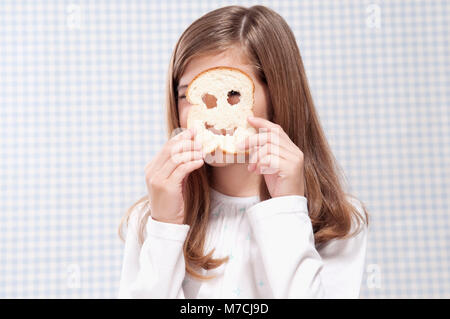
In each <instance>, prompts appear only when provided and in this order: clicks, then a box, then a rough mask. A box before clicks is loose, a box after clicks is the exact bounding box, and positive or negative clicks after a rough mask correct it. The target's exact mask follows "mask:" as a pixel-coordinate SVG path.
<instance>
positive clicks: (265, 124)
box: [247, 116, 281, 130]
mask: <svg viewBox="0 0 450 319" xmlns="http://www.w3.org/2000/svg"><path fill="white" fill-rule="evenodd" d="M247 121H248V122H249V123H250V124H251V125H252V126H253V127H254V128H267V129H269V130H277V129H280V128H281V126H279V125H278V124H275V123H273V122H271V121H269V120H266V119H264V118H262V117H256V116H249V117H247Z"/></svg>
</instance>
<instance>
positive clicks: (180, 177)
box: [145, 129, 204, 224]
mask: <svg viewBox="0 0 450 319" xmlns="http://www.w3.org/2000/svg"><path fill="white" fill-rule="evenodd" d="M194 136H195V134H194V132H193V131H192V130H191V129H187V130H184V131H183V132H181V133H179V134H177V135H175V136H174V137H172V138H170V139H169V140H168V141H167V142H166V144H165V145H164V146H163V148H162V150H161V151H160V152H159V153H158V154H157V155H156V156H155V157H154V158H153V159H152V160H151V161H150V163H148V164H147V165H146V166H145V182H146V184H147V189H148V196H149V201H150V209H151V217H152V218H153V219H154V220H157V221H161V222H166V223H174V224H183V221H184V201H183V181H184V179H185V177H187V176H188V175H189V174H190V173H191V172H192V171H194V170H196V169H198V168H200V167H201V166H202V165H203V164H204V161H203V157H202V152H201V143H199V142H198V141H195V140H194Z"/></svg>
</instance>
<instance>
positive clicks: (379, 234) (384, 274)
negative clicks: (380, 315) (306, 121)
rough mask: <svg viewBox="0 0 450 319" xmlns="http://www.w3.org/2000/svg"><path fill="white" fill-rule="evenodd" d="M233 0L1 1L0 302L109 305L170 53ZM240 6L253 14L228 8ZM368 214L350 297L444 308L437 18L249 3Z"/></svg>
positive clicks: (440, 22)
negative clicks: (269, 24) (361, 269)
mask: <svg viewBox="0 0 450 319" xmlns="http://www.w3.org/2000/svg"><path fill="white" fill-rule="evenodd" d="M233 3H235V2H231V1H192V0H187V1H110V0H108V1H106V0H104V1H76V0H72V1H59V0H58V1H57V0H52V1H33V0H29V1H15V0H6V1H5V0H3V1H1V2H0V297H1V298H16V297H23V298H48V297H50V298H114V297H116V295H117V290H118V283H119V277H120V270H121V263H122V254H123V244H122V243H121V242H120V241H119V239H118V237H117V225H118V223H119V220H120V218H121V216H122V215H123V214H124V213H125V210H126V208H127V207H129V206H130V205H131V204H132V203H133V202H134V201H135V200H137V199H138V198H140V197H141V196H143V195H144V194H145V192H146V188H145V182H144V178H143V168H144V166H145V164H146V163H147V162H148V161H149V160H150V159H151V158H152V156H153V155H154V154H155V152H156V151H157V150H158V149H159V148H160V146H161V145H162V143H163V142H164V140H165V120H164V88H165V86H164V83H165V79H166V72H167V66H168V62H169V58H170V54H171V52H172V49H173V46H174V45H175V43H176V40H177V39H178V37H179V36H180V35H181V33H182V32H183V30H184V29H185V28H186V27H187V26H188V25H189V24H190V23H191V22H192V21H193V20H195V19H197V18H198V17H199V16H201V15H202V14H204V13H206V12H208V11H210V10H212V9H215V8H217V7H221V6H225V5H229V4H233ZM239 3H240V4H243V5H245V6H250V5H253V4H256V3H257V2H255V1H239ZM258 3H260V4H263V5H267V6H269V7H271V8H273V9H275V10H276V11H277V12H278V13H280V14H281V15H282V16H283V17H284V18H285V19H286V20H287V22H288V23H289V25H290V26H291V27H292V29H293V31H294V33H295V35H296V37H297V41H298V44H299V47H300V50H301V52H302V55H303V59H304V62H305V66H306V70H307V73H308V77H309V81H310V84H311V88H312V91H313V96H314V98H315V101H316V106H317V109H318V112H319V114H320V118H321V121H322V123H323V125H324V128H325V130H326V134H327V137H328V139H329V142H330V144H331V146H332V149H333V151H334V153H335V155H336V157H337V159H338V161H339V162H340V164H341V165H342V167H343V169H344V172H345V174H346V176H347V179H348V181H349V185H350V191H351V192H353V193H354V194H355V195H357V196H358V197H359V198H361V199H362V200H363V201H364V202H365V203H366V204H367V207H368V209H369V211H370V213H371V217H372V219H371V226H370V238H369V245H368V252H367V265H366V269H365V274H364V278H363V283H362V291H361V297H363V298H378V297H388V298H392V297H406V298H407V297H420V298H421V297H432V298H437V297H446V298H449V297H450V275H449V270H450V257H449V252H450V247H449V243H450V240H449V239H450V238H449V236H450V235H449V233H450V229H449V226H450V225H449V223H450V221H449V188H450V185H449V177H450V176H449V174H450V163H449V158H450V151H449V145H450V132H449V130H450V129H449V113H450V104H449V90H448V87H449V86H450V83H449V74H450V66H449V51H448V41H449V34H448V19H449V17H450V4H449V2H448V1H445V0H441V1H439V0H436V1H425V0H421V1H417V0H416V1H333V0H327V1H312V0H311V1H306V0H305V1H260V2H258Z"/></svg>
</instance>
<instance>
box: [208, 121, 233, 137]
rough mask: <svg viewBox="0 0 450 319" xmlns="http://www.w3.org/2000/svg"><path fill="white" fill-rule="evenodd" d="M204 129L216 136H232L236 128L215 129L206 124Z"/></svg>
mask: <svg viewBox="0 0 450 319" xmlns="http://www.w3.org/2000/svg"><path fill="white" fill-rule="evenodd" d="M205 128H206V129H207V130H209V131H211V132H212V133H214V134H216V135H224V136H225V135H234V132H235V131H236V127H233V128H227V129H224V128H223V129H220V130H219V129H216V128H215V127H214V125H209V124H208V123H205Z"/></svg>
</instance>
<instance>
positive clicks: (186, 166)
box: [168, 159, 205, 183]
mask: <svg viewBox="0 0 450 319" xmlns="http://www.w3.org/2000/svg"><path fill="white" fill-rule="evenodd" d="M204 163H205V162H204V161H203V159H200V160H195V161H191V162H187V163H183V164H181V165H179V166H177V168H176V169H175V170H174V171H173V173H172V174H171V175H170V177H169V178H168V179H169V180H171V181H172V182H174V183H182V182H183V179H184V178H185V177H186V176H187V175H188V174H190V173H191V172H193V171H195V170H196V169H198V168H200V167H202V166H203V164H204Z"/></svg>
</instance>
